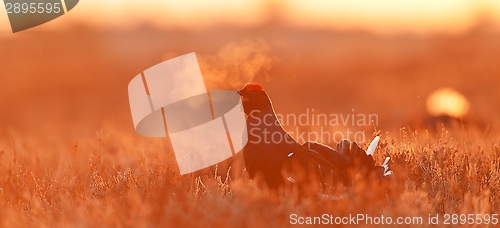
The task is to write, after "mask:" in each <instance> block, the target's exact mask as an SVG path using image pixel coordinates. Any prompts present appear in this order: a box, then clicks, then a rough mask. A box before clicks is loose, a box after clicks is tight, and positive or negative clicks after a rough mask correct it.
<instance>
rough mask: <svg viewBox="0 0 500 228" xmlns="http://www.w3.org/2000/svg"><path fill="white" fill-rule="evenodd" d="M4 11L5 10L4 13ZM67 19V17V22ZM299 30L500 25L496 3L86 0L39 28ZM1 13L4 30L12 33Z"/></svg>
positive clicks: (425, 29)
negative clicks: (268, 26) (275, 25)
mask: <svg viewBox="0 0 500 228" xmlns="http://www.w3.org/2000/svg"><path fill="white" fill-rule="evenodd" d="M2 11H5V8H4V6H3V5H2V6H1V7H0V12H2ZM63 18H64V19H63ZM273 18H274V19H279V20H280V21H281V22H283V23H286V24H290V25H293V26H300V27H312V28H326V29H329V28H332V29H361V30H369V31H373V32H377V33H389V34H390V33H398V32H412V33H424V34H425V33H429V32H436V31H438V32H449V33H457V32H461V31H464V30H466V29H467V28H469V27H470V26H472V25H474V24H475V23H476V22H477V21H478V20H485V19H487V20H490V21H491V22H493V23H495V24H497V25H498V24H500V1H496V0H476V1H469V0H439V1H433V0H408V1H400V0H380V1H372V0H349V1H338V0H337V1H324V0H311V1H299V0H290V1H283V0H273V1H264V0H239V1H225V0H211V1H205V0H188V1H162V0H149V1H142V2H139V1H133V0H108V1H98V0H85V1H80V2H79V3H78V5H77V6H76V7H75V8H74V9H73V10H72V11H70V12H69V13H68V14H67V15H64V17H62V18H59V19H57V20H54V21H51V22H49V23H46V24H44V25H43V26H40V27H41V28H40V29H54V28H57V27H61V26H71V23H68V22H74V21H75V20H77V21H84V22H88V23H91V24H100V25H102V26H106V27H118V28H125V29H126V28H131V27H134V26H135V25H138V24H141V23H144V22H148V23H151V24H153V25H155V26H157V27H160V28H169V27H182V28H187V29H194V30H197V29H206V28H210V27H213V26H216V25H217V24H220V23H224V24H230V25H235V26H243V27H244V26H256V25H259V24H262V23H265V22H266V21H269V20H270V19H273ZM9 30H10V27H9V22H8V18H7V15H6V14H0V31H4V32H5V31H9Z"/></svg>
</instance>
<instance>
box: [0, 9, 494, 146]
mask: <svg viewBox="0 0 500 228" xmlns="http://www.w3.org/2000/svg"><path fill="white" fill-rule="evenodd" d="M4 10H5V8H4V6H3V5H2V6H1V7H0V12H4ZM9 26H10V25H9V22H8V18H7V15H6V14H4V13H2V14H0V85H1V89H0V134H1V135H2V137H4V138H7V139H10V138H12V140H7V141H9V143H10V142H14V141H16V140H20V139H22V137H28V136H34V137H40V138H63V139H68V140H76V139H78V140H81V139H85V138H88V137H94V136H95V134H96V132H99V131H101V130H102V129H104V130H105V131H107V133H108V134H115V133H116V134H128V135H132V136H133V137H141V136H139V135H136V134H135V132H134V129H133V124H132V119H131V116H130V110H129V106H128V94H127V85H128V83H129V81H130V80H131V79H132V78H133V77H135V76H136V75H138V74H139V73H140V72H142V71H143V70H145V69H147V68H149V67H151V66H153V65H155V64H157V63H159V62H161V61H163V60H166V59H169V58H173V57H176V56H179V55H182V54H186V53H190V52H196V53H197V56H198V60H199V62H200V66H201V70H202V74H203V75H204V77H205V82H206V84H207V87H208V89H234V90H236V89H239V88H241V87H242V86H243V85H244V84H245V83H247V82H260V83H261V84H263V86H264V89H265V90H266V91H267V92H268V94H269V95H270V96H271V99H272V101H273V102H274V105H275V109H276V111H277V112H278V113H281V114H290V113H295V114H297V115H299V114H302V113H305V112H306V110H307V109H309V110H312V109H314V112H315V113H324V114H339V115H348V114H377V115H378V117H379V118H378V123H376V125H377V126H376V127H373V126H340V128H352V129H351V130H352V131H365V132H366V134H367V135H368V136H369V138H371V133H372V132H373V131H374V129H377V130H381V131H392V130H395V129H399V128H401V127H411V128H419V127H421V128H425V127H426V126H428V125H427V123H429V122H432V118H434V117H436V118H437V117H440V116H443V115H447V116H452V117H454V118H462V119H465V120H466V122H469V123H470V122H473V123H477V125H478V126H480V128H481V129H491V128H494V127H495V124H498V122H499V121H500V116H499V113H500V105H499V101H500V90H499V88H500V86H499V85H500V77H499V76H500V64H499V60H500V2H499V1H495V0H479V1H466V0H443V1H431V0H419V1H417V0H411V1H397V0H384V1H364V0H351V1H328V2H326V1H322V0H313V1H295V0H293V1H278V0H275V1H262V0H259V1H255V0H244V1H222V0H213V1H198V0H196V1H193V0H191V1H160V0H154V1H145V2H138V1H132V0H128V1H117V0H108V1H96V0H94V1H91V0H85V1H80V2H79V3H78V5H77V6H76V7H75V8H74V9H73V10H71V11H70V12H68V13H67V14H65V15H63V16H62V17H60V18H57V19H55V20H53V21H50V22H48V23H46V24H43V25H40V26H38V27H35V28H32V29H28V30H25V31H21V32H18V33H15V34H13V33H12V32H11V30H10V27H9ZM443 90H444V91H445V92H444V93H441V94H444V95H442V96H441V97H439V96H438V97H437V98H433V99H431V98H430V97H431V94H433V93H434V92H436V91H437V92H439V91H441V92H442V91H443ZM450 91H451V92H450ZM438 95H439V93H438ZM428 99H430V100H428ZM450 104H451V105H450ZM442 105H444V106H446V107H440V106H442ZM442 109H444V111H443V110H442ZM302 128H306V129H303V130H311V129H307V127H302ZM287 129H288V130H293V129H295V128H294V126H287ZM327 130H338V131H342V130H343V129H337V128H329V129H327ZM485 131H486V130H485ZM351 139H353V138H351ZM6 143H7V142H6ZM0 146H1V145H0ZM0 149H1V148H0Z"/></svg>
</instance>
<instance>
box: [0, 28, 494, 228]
mask: <svg viewBox="0 0 500 228" xmlns="http://www.w3.org/2000/svg"><path fill="white" fill-rule="evenodd" d="M499 31H500V30H499V29H498V28H495V27H491V26H489V25H488V24H487V23H485V24H479V25H478V26H476V27H474V28H473V29H471V30H470V31H467V32H466V33H464V34H460V35H454V36H451V35H445V34H433V35H429V36H414V35H409V34H408V35H397V36H390V37H382V36H376V35H372V34H370V33H365V32H361V31H343V32H339V31H324V30H308V29H303V28H302V29H299V28H293V27H287V26H284V25H280V24H279V23H273V22H269V24H266V25H263V26H261V27H258V28H253V29H248V28H247V29H241V28H237V27H227V26H221V28H214V29H209V30H203V31H196V32H193V31H187V30H182V29H169V30H156V29H154V28H152V27H149V26H148V25H143V26H142V27H137V28H134V29H129V30H107V29H101V28H93V27H91V26H88V25H84V24H78V23H77V24H75V25H74V26H73V27H69V28H66V29H65V30H64V31H57V32H45V31H34V32H29V31H27V32H26V33H20V34H17V35H15V36H10V37H7V36H6V35H0V85H2V88H1V89H0V227H282V226H285V227H286V226H290V225H291V222H293V220H291V219H290V216H291V215H292V214H296V215H298V216H322V215H323V214H330V215H333V216H338V217H344V216H346V217H349V215H357V214H365V215H369V216H372V217H380V216H384V217H388V216H390V217H391V218H394V221H393V222H395V220H396V218H397V217H422V219H423V220H422V223H423V224H421V225H418V226H417V227H428V226H431V225H430V224H429V222H428V221H429V220H428V219H429V216H436V215H438V216H440V219H439V223H440V225H443V223H444V221H445V220H444V219H445V215H446V214H449V215H451V214H457V215H461V214H464V215H468V214H474V216H476V215H475V214H481V216H483V215H485V214H488V215H491V214H498V212H499V209H500V129H499V128H498V123H500V115H499V113H500V106H499V105H498V103H499V101H500V90H499V89H498V88H499V85H500V78H499V76H500V65H499V64H498V59H500V43H499V42H498V40H500V32H499ZM193 51H195V52H196V53H197V55H198V58H199V61H200V65H201V68H202V73H203V74H204V76H206V77H207V78H206V79H205V80H206V83H207V87H208V88H209V89H238V88H240V87H241V86H243V85H244V84H245V83H246V82H250V81H256V82H261V83H262V84H263V86H264V89H265V90H266V91H267V92H268V93H269V95H270V96H271V98H272V99H273V102H274V105H275V108H276V111H277V112H278V113H283V114H287V113H296V114H301V113H303V112H304V110H306V109H315V111H316V113H336V114H350V113H353V112H355V113H366V114H369V113H374V114H377V115H378V117H379V121H378V123H377V124H376V125H377V126H375V127H374V126H351V125H348V126H340V127H336V128H329V129H328V130H330V131H344V130H345V129H351V130H353V131H364V133H365V135H366V137H367V140H369V139H371V138H372V135H373V133H374V131H380V136H381V137H382V140H381V143H380V145H379V148H378V150H377V152H376V156H375V159H376V162H377V163H378V164H380V163H382V162H383V160H384V158H385V157H386V156H389V157H391V158H392V159H391V163H390V167H391V169H392V170H393V171H394V175H393V177H392V179H391V180H390V181H388V182H384V183H383V184H378V183H373V184H368V185H367V184H362V182H356V183H357V184H355V186H354V188H353V189H351V190H349V197H348V198H341V199H337V200H329V199H323V200H320V199H316V198H312V199H300V200H298V199H297V197H296V193H295V192H294V191H293V190H289V191H280V192H270V191H268V190H266V189H262V188H260V187H258V184H257V183H256V182H255V181H250V180H249V178H248V176H247V175H246V173H245V172H244V171H243V167H242V166H241V164H242V157H241V156H239V155H237V156H235V157H234V158H232V159H231V161H228V162H226V163H225V164H224V165H223V167H218V168H217V172H215V167H211V168H210V169H207V170H203V171H201V172H198V173H196V174H189V175H184V176H181V175H179V174H178V168H177V165H176V162H175V157H174V154H173V152H172V150H171V148H170V144H169V142H168V139H158V138H145V137H141V136H139V135H137V134H136V133H135V131H134V129H133V126H132V119H131V116H130V111H129V107H128V96H127V84H128V82H129V81H130V80H131V79H132V78H133V77H134V76H135V75H137V74H138V73H140V72H141V71H143V70H144V69H147V68H149V67H151V66H153V65H154V64H156V63H158V62H160V61H162V59H163V60H164V59H168V58H171V57H174V56H177V55H182V54H185V53H188V52H193ZM228 56H231V58H229V57H228ZM441 87H453V88H455V89H456V90H458V91H460V92H462V93H463V94H464V96H465V97H467V99H468V100H469V102H470V112H469V115H468V116H467V117H464V120H465V122H463V123H462V124H461V123H454V124H450V125H446V126H444V125H439V124H438V125H436V126H430V125H427V124H426V123H427V122H426V118H428V117H427V114H426V111H425V99H426V97H427V95H428V94H430V93H431V92H433V91H434V90H436V89H438V88H441ZM353 109H354V110H355V111H352V110H353ZM295 127H296V126H292V125H288V126H286V128H287V130H290V131H294V129H296V128H295ZM299 129H300V130H302V131H314V130H315V128H314V126H311V127H307V126H300V128H299ZM351 140H355V139H354V138H351ZM367 143H368V141H364V142H361V144H362V145H363V148H366V147H367ZM329 144H333V142H330V143H329ZM228 166H231V170H230V175H228V176H226V175H225V173H226V168H227V167H228ZM357 178H363V177H357ZM474 218H475V217H474ZM482 218H484V216H483V217H482ZM491 221H492V220H491V219H490V223H491ZM448 222H450V223H453V222H458V223H460V222H463V221H462V220H461V219H460V218H458V219H457V220H452V218H451V217H450V219H449V220H448ZM466 222H470V221H468V220H467V221H466ZM482 222H483V223H484V222H485V221H484V220H483V221H482ZM474 223H477V221H476V220H475V221H474ZM360 225H362V226H366V225H365V223H364V222H360ZM401 226H403V227H404V226H407V227H414V226H415V225H401ZM455 226H458V225H455ZM475 226H477V227H496V225H492V224H488V225H485V224H481V225H475Z"/></svg>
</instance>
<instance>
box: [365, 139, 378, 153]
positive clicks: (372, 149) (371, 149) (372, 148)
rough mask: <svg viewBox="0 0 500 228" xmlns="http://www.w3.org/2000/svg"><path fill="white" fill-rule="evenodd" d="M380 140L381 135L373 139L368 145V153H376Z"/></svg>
mask: <svg viewBox="0 0 500 228" xmlns="http://www.w3.org/2000/svg"><path fill="white" fill-rule="evenodd" d="M379 141H380V136H375V138H374V139H373V141H372V142H371V143H370V146H368V150H366V155H372V154H373V153H375V149H377V145H378V142H379Z"/></svg>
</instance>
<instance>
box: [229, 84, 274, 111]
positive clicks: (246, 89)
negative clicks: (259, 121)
mask: <svg viewBox="0 0 500 228" xmlns="http://www.w3.org/2000/svg"><path fill="white" fill-rule="evenodd" d="M236 93H237V94H239V95H240V96H241V100H242V102H243V109H244V110H245V113H246V114H247V115H250V113H251V112H252V111H254V110H260V111H265V110H266V109H270V110H272V105H271V100H270V99H269V97H268V96H267V93H266V92H264V90H263V88H262V85H260V84H259V83H248V84H246V85H245V86H243V88H242V89H240V90H238V91H236Z"/></svg>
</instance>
